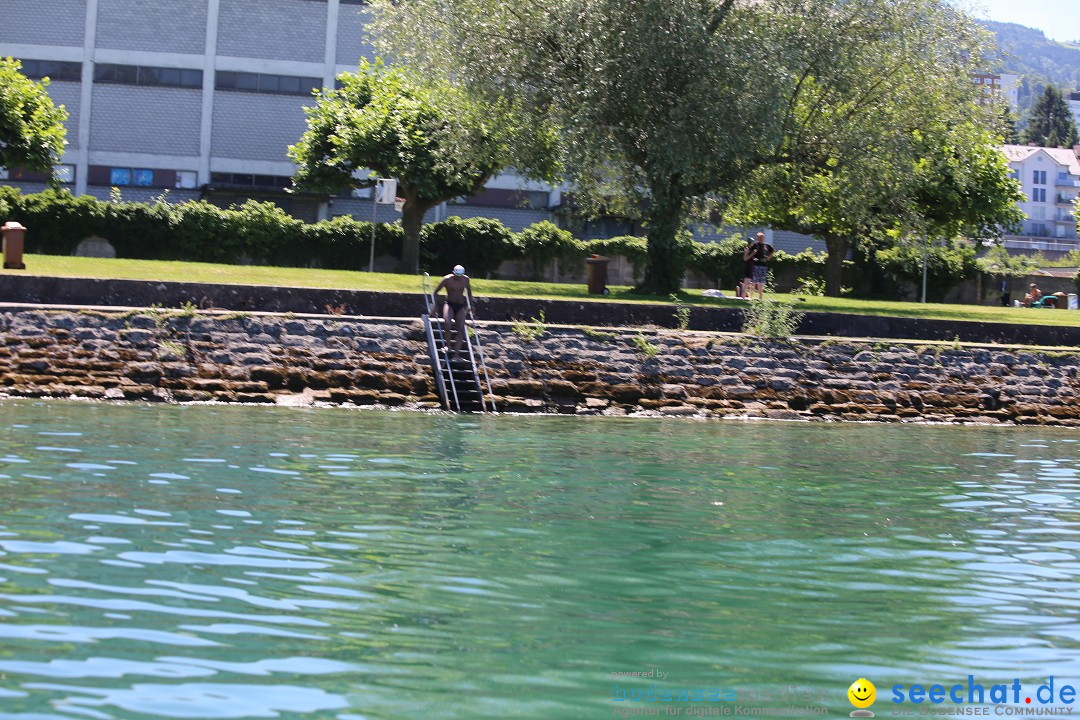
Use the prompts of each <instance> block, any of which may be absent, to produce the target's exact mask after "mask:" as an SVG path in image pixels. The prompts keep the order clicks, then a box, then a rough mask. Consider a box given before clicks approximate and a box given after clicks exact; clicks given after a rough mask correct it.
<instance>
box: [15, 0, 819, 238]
mask: <svg viewBox="0 0 1080 720" xmlns="http://www.w3.org/2000/svg"><path fill="white" fill-rule="evenodd" d="M366 15H367V9H366V5H365V4H364V0H184V1H183V2H176V1H175V0H49V2H41V1H40V0H0V17H2V18H3V22H0V55H3V56H12V57H15V58H18V59H20V60H21V61H22V62H23V70H24V72H25V73H26V74H27V75H29V76H30V77H33V78H42V77H46V76H47V77H49V78H50V80H51V84H50V86H49V93H50V95H51V96H52V97H53V100H54V101H55V102H57V103H60V104H63V105H64V106H65V107H66V108H67V111H68V113H69V119H68V123H67V130H68V147H67V151H66V152H65V153H64V156H63V159H62V164H61V165H60V166H59V167H57V168H56V175H57V177H58V178H59V179H60V180H61V181H63V182H64V183H65V184H67V185H68V186H69V187H70V188H71V189H72V191H73V192H75V193H76V194H87V193H88V194H91V195H94V196H97V197H99V198H102V199H104V198H107V197H109V194H110V192H111V188H114V187H115V188H120V190H121V191H122V195H123V197H124V198H125V199H128V200H147V199H150V198H153V197H156V196H159V195H161V193H162V192H164V191H166V190H168V191H169V198H170V199H171V200H176V201H180V200H188V199H198V198H204V199H207V200H209V201H211V202H214V203H216V204H219V205H229V204H230V203H234V202H242V201H244V200H245V199H248V198H251V199H257V200H270V201H273V202H275V203H277V204H279V205H281V206H282V207H283V208H284V209H285V210H286V211H288V212H290V213H291V214H293V215H294V216H296V217H299V218H301V219H304V220H307V221H313V220H316V219H321V218H325V217H330V216H336V215H352V216H355V217H357V218H359V219H370V218H371V217H373V216H374V217H375V218H376V219H377V220H380V221H393V220H396V219H397V218H399V217H400V214H399V213H397V212H396V211H395V210H394V208H393V206H391V205H379V206H375V205H374V203H373V202H372V198H371V194H370V192H369V191H358V192H356V193H353V194H351V195H349V196H344V197H330V198H327V197H326V196H319V195H302V194H301V195H295V194H286V193H285V192H284V190H283V189H284V188H286V187H288V186H289V185H290V177H291V176H292V174H293V172H294V170H295V166H294V165H293V164H292V163H291V162H290V161H289V159H288V158H287V156H286V149H287V148H288V146H289V145H290V144H293V143H295V142H296V141H297V140H298V139H299V137H300V135H301V134H302V133H303V131H304V128H305V120H304V108H305V107H306V106H310V105H312V104H313V102H314V99H313V98H312V95H311V91H312V90H313V89H316V88H320V87H326V86H332V85H333V83H334V79H335V77H336V76H337V75H338V74H339V73H341V72H344V71H348V70H354V69H355V68H356V66H357V64H358V62H359V60H360V58H361V57H367V58H369V59H370V58H372V57H373V49H372V47H371V45H370V44H369V43H368V42H367V40H366V39H365V31H364V26H365V23H366V21H367V17H366ZM0 173H4V174H6V175H7V177H5V176H4V175H3V174H0V182H6V183H9V184H16V185H18V186H20V187H22V188H23V190H24V191H26V192H33V191H37V190H40V189H42V188H43V187H44V183H45V181H46V180H47V178H45V177H41V176H37V175H33V174H28V173H24V172H20V171H19V170H18V169H12V170H10V171H6V172H5V171H2V170H0ZM561 205H562V192H561V189H560V188H557V187H551V186H548V185H544V184H538V183H526V182H524V181H523V180H522V179H521V178H519V177H516V176H513V175H503V176H500V177H497V178H495V179H493V180H492V181H491V182H489V183H488V184H487V188H486V190H485V191H484V192H482V193H480V194H479V195H478V196H476V197H472V198H465V199H462V200H461V201H460V202H451V203H444V204H443V205H441V206H439V207H437V208H435V209H434V210H432V211H431V212H430V213H429V215H428V217H427V218H426V219H427V220H429V221H430V220H442V219H444V218H445V217H446V216H448V215H459V216H463V217H474V216H483V217H495V218H498V219H500V220H502V221H503V222H504V223H505V224H506V225H507V226H509V227H510V228H511V229H513V230H520V229H522V228H525V227H527V226H529V225H531V224H533V223H535V222H538V221H540V220H558V219H559V216H560V207H561ZM575 228H576V229H577V230H578V232H579V234H580V235H581V236H583V237H586V238H589V237H610V236H613V235H619V234H626V233H628V232H635V233H640V232H641V228H640V227H639V226H635V225H633V224H629V223H628V221H626V222H620V221H618V220H615V219H609V220H603V221H599V222H589V223H585V224H584V226H583V227H577V226H575ZM705 235H708V233H706V234H705ZM705 235H703V236H702V237H703V239H706V238H705ZM789 235H790V234H789ZM808 246H809V247H814V248H815V249H816V250H821V249H823V244H822V243H821V242H820V241H817V240H814V239H813V238H803V237H801V236H792V237H790V238H788V237H786V236H785V242H782V243H781V244H780V245H778V247H781V249H785V250H790V251H792V252H799V251H801V250H803V249H805V248H806V247H808Z"/></svg>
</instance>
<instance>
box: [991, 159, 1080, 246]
mask: <svg viewBox="0 0 1080 720" xmlns="http://www.w3.org/2000/svg"><path fill="white" fill-rule="evenodd" d="M1003 149H1004V152H1005V156H1006V158H1007V159H1008V161H1009V167H1010V168H1012V171H1013V177H1014V178H1016V179H1017V180H1019V181H1020V184H1021V186H1022V188H1023V192H1024V198H1025V200H1024V202H1022V203H1020V209H1021V210H1023V211H1024V213H1025V214H1026V215H1027V219H1026V220H1024V224H1023V229H1022V231H1021V232H1020V233H1019V234H1018V235H1006V236H1005V239H1004V240H1005V246H1006V247H1011V248H1016V249H1029V250H1075V249H1078V248H1080V242H1078V241H1077V233H1076V214H1075V212H1076V204H1075V203H1076V197H1077V194H1078V193H1080V161H1078V160H1077V154H1076V150H1075V149H1070V150H1066V149H1063V148H1042V147H1031V146H1024V145H1006V146H1005V147H1004V148H1003Z"/></svg>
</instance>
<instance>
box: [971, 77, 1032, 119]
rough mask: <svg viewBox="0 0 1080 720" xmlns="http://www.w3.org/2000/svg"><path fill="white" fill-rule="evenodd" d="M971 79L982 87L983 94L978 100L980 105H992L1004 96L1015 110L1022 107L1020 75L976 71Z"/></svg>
mask: <svg viewBox="0 0 1080 720" xmlns="http://www.w3.org/2000/svg"><path fill="white" fill-rule="evenodd" d="M971 79H972V82H974V83H975V84H976V85H978V86H979V87H980V88H982V91H983V95H982V97H980V98H979V100H978V102H979V104H980V105H990V104H993V103H994V102H996V101H997V100H998V99H999V98H1004V99H1005V100H1008V102H1009V105H1010V106H1012V109H1013V110H1014V111H1015V110H1017V109H1018V108H1019V107H1020V76H1019V75H998V74H995V73H976V74H974V75H972V77H971Z"/></svg>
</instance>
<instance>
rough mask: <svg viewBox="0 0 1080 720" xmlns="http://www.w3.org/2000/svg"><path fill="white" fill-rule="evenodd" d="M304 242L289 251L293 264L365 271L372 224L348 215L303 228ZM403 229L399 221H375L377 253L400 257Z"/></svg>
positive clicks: (378, 255) (288, 255)
mask: <svg viewBox="0 0 1080 720" xmlns="http://www.w3.org/2000/svg"><path fill="white" fill-rule="evenodd" d="M301 235H302V236H303V241H302V242H301V243H300V244H299V245H298V246H297V248H296V249H295V252H293V253H291V254H286V255H284V256H283V257H288V259H289V261H290V264H293V265H306V264H311V263H314V264H316V265H318V266H319V267H325V268H332V269H334V270H365V269H367V267H368V265H369V263H370V261H371V223H370V222H366V221H362V220H355V219H353V218H351V217H349V216H347V215H342V216H340V217H336V218H333V219H331V220H323V221H322V222H317V223H310V224H306V225H303V226H302V227H301ZM401 239H402V230H401V226H400V225H398V224H393V225H391V224H389V223H376V224H375V256H376V257H380V256H383V255H389V256H391V257H394V258H397V259H399V260H400V259H401Z"/></svg>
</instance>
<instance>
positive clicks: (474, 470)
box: [0, 401, 1080, 720]
mask: <svg viewBox="0 0 1080 720" xmlns="http://www.w3.org/2000/svg"><path fill="white" fill-rule="evenodd" d="M0 433H2V435H0V508H2V514H0V551H2V552H0V676H2V680H0V718H4V720H8V719H13V718H18V719H19V720H39V719H42V718H266V717H281V718H293V717H316V718H338V719H340V720H356V719H358V718H413V717H415V718H505V717H524V718H590V717H610V716H611V714H612V708H613V703H612V694H613V679H612V673H613V672H631V671H641V670H648V669H649V668H658V669H660V670H661V671H662V672H665V673H667V674H668V677H667V679H666V680H664V681H661V683H660V684H661V687H663V686H665V684H666V685H667V686H672V687H686V686H694V685H699V686H700V685H705V686H708V687H717V686H720V687H738V688H752V687H758V688H761V687H781V686H790V685H798V686H799V687H800V688H807V689H810V690H813V691H815V692H819V693H829V695H828V699H827V700H824V701H822V702H820V703H817V704H818V705H821V706H824V707H828V708H829V710H830V713H831V714H832V715H834V716H835V715H837V714H841V713H842V714H843V715H846V714H847V712H848V711H850V710H851V707H850V705H849V704H848V703H847V700H846V697H845V696H844V692H845V691H846V688H847V686H848V685H849V684H850V683H851V682H852V681H853V680H854V679H856V678H858V677H862V676H865V677H869V678H872V679H874V681H875V682H876V683H877V686H878V690H879V697H887V695H888V692H887V688H888V687H890V686H891V685H892V684H894V683H904V684H911V683H916V682H923V683H933V682H940V681H959V680H961V679H963V680H966V678H967V676H968V674H971V673H973V674H975V675H976V676H977V677H980V678H985V679H986V680H987V682H988V683H989V682H994V681H1005V680H1010V681H1011V679H1012V678H1014V677H1017V678H1019V679H1020V680H1021V681H1022V682H1042V681H1043V680H1044V679H1045V678H1046V677H1048V676H1050V675H1054V676H1055V677H1056V678H1058V679H1071V680H1073V681H1075V680H1078V679H1080V654H1078V652H1077V651H1078V648H1080V625H1078V624H1077V617H1078V608H1080V534H1078V533H1080V514H1078V513H1077V503H1078V500H1080V478H1078V476H1080V443H1077V440H1078V439H1080V434H1078V433H1077V432H1075V431H1069V430H1049V429H1028V428H992V429H991V428H957V427H920V426H894V425H888V426H886V425H809V424H795V423H791V424H788V423H754V424H741V423H718V422H710V423H698V422H691V421H681V420H641V419H634V420H625V419H601V418H561V417H542V418H522V417H496V418H462V417H435V416H425V415H419V414H408V413H388V412H356V411H352V412H350V411H343V410H299V409H284V408H282V409H278V408H242V407H161V406H140V405H93V404H79V403H33V402H16V401H0ZM1074 684H1075V683H1074ZM624 686H630V687H640V685H635V684H634V683H633V682H631V683H625V682H624ZM883 689H884V690H883ZM875 709H879V715H881V714H886V713H887V712H888V710H887V708H884V706H882V703H881V700H879V706H878V707H877V708H875Z"/></svg>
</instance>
